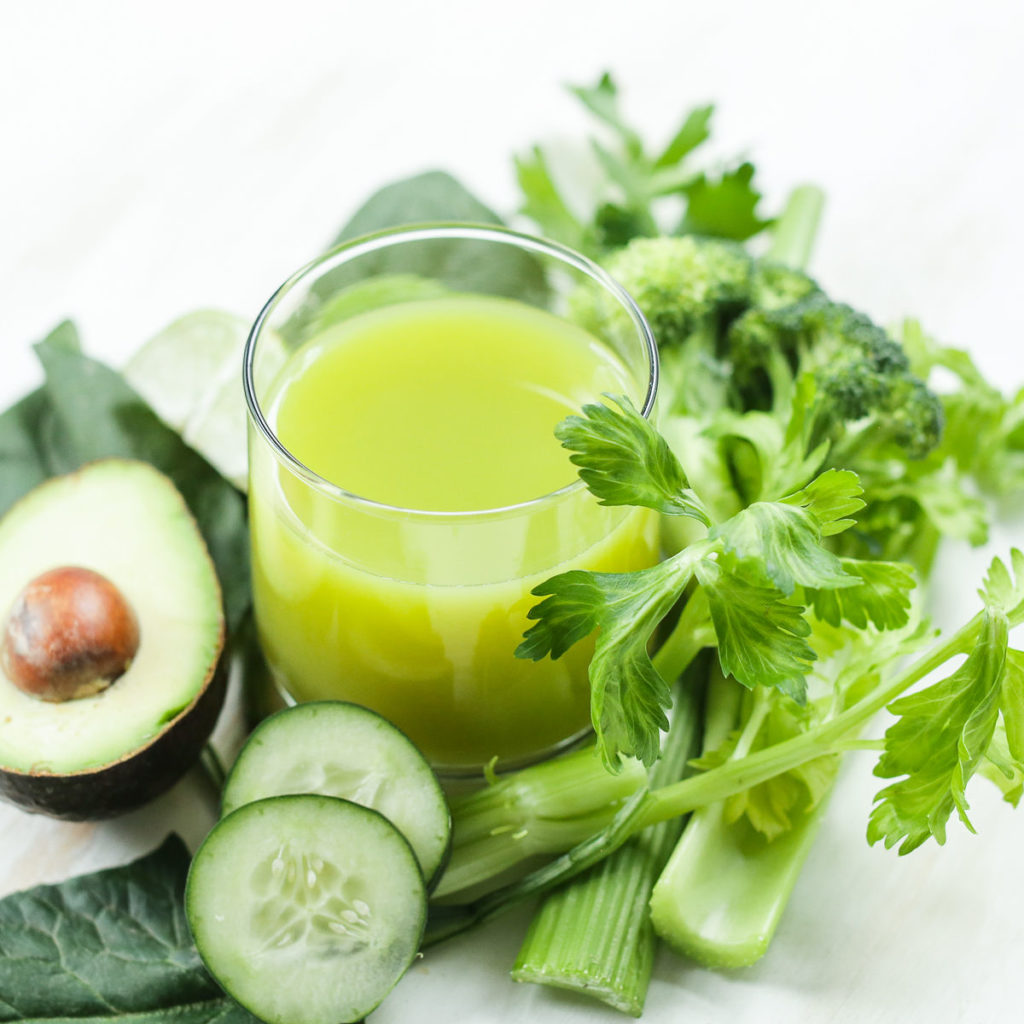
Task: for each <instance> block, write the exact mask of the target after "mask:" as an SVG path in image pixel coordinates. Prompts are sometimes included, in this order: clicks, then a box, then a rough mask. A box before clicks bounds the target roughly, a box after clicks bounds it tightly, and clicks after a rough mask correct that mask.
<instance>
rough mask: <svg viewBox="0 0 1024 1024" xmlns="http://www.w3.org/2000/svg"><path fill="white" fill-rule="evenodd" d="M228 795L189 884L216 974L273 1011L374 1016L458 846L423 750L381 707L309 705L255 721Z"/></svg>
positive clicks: (260, 1009)
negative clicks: (450, 851) (452, 841)
mask: <svg viewBox="0 0 1024 1024" xmlns="http://www.w3.org/2000/svg"><path fill="white" fill-rule="evenodd" d="M222 809H223V816H222V818H221V820H220V821H219V822H218V823H217V825H216V826H214V828H213V830H212V831H211V832H210V834H209V835H208V836H207V837H206V839H205V840H204V841H203V844H202V845H201V846H200V848H199V850H198V851H197V852H196V855H195V858H194V859H193V862H192V868H191V871H190V872H189V878H188V887H187V890H186V910H187V913H188V919H189V924H190V926H191V928H192V935H193V938H194V939H195V943H196V948H197V949H198V950H199V954H200V956H201V957H202V959H203V961H204V963H205V964H206V966H207V968H208V969H209V971H210V973H211V974H212V975H213V976H214V977H215V978H216V979H217V980H218V981H219V982H220V984H221V985H222V986H223V988H224V989H225V991H227V992H228V993H229V994H230V995H232V996H233V997H234V998H235V999H236V1000H237V1001H238V1002H239V1003H241V1004H242V1006H244V1007H245V1008H246V1009H248V1010H249V1011H251V1012H252V1013H253V1014H255V1015H256V1016H257V1017H260V1018H261V1019H262V1020H264V1021H267V1022H268V1024H337V1022H339V1021H357V1020H361V1019H362V1018H363V1017H364V1016H365V1015H366V1014H367V1013H369V1012H370V1011H371V1010H372V1009H374V1007H376V1006H377V1005H378V1004H379V1003H380V1001H381V1000H382V999H383V998H384V996H386V995H387V994H388V992H390V991H391V989H392V988H393V987H394V986H395V984H396V983H397V982H398V980H399V978H401V976H402V975H403V974H404V973H405V971H406V970H407V969H408V967H409V965H410V964H411V963H412V961H413V958H414V957H415V956H416V953H417V951H418V949H419V945H420V940H421V939H422V936H423V928H424V925H425V923H426V914H427V894H428V892H429V891H430V888H431V887H432V885H433V884H434V882H436V880H437V878H438V876H439V875H440V873H441V871H442V870H443V868H444V862H445V859H446V857H447V854H448V849H449V845H450V837H451V819H450V816H449V813H448V805H447V803H446V802H445V798H444V794H443V793H442V791H441V787H440V784H439V783H438V781H437V777H436V776H435V775H434V773H433V771H432V770H431V768H430V766H429V765H428V764H427V762H426V761H425V760H424V758H423V755H422V754H420V752H419V751H418V750H417V749H416V747H415V746H413V744H412V743H411V742H410V740H409V739H408V738H407V737H406V736H405V735H404V734H403V733H402V732H400V731H399V730H398V729H396V728H395V726H393V725H391V723H390V722H387V721H386V720H385V719H383V718H381V717H380V716H379V715H377V714H375V713H374V712H372V711H368V710H367V709H366V708H363V707H360V706H358V705H355V704H346V703H343V702H340V701H324V702H316V703H310V704H300V705H297V706H296V707H292V708H288V709H287V710H285V711H281V712H279V713H278V714H276V715H274V716H272V717H271V718H268V719H267V720H266V721H265V722H263V723H262V724H261V725H260V726H259V727H258V728H257V729H256V730H255V731H254V732H253V734H252V736H251V737H250V738H249V740H248V742H247V743H246V745H245V746H244V747H243V748H242V752H241V753H240V754H239V756H238V760H237V761H236V762H235V765H234V767H233V768H232V770H231V773H230V775H229V776H228V780H227V783H226V785H225V788H224V795H223V804H222ZM282 978H287V979H288V981H287V984H282V983H281V979H282Z"/></svg>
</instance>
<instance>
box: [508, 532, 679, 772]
mask: <svg viewBox="0 0 1024 1024" xmlns="http://www.w3.org/2000/svg"><path fill="white" fill-rule="evenodd" d="M694 561H695V558H694V556H693V555H690V554H689V553H687V552H683V553H682V554H680V555H677V556H676V557H675V558H672V559H669V560H667V561H665V562H661V563H660V564H658V565H655V566H653V567H652V568H650V569H643V570H641V571H639V572H634V573H595V572H583V571H580V570H575V571H573V572H567V573H562V574H561V575H559V576H554V577H552V578H551V579H549V580H547V581H545V582H544V583H542V584H541V585H540V586H538V587H536V588H535V589H534V591H533V593H534V594H537V595H538V596H544V597H545V600H543V601H542V602H541V603H540V604H538V605H536V606H535V607H533V608H531V609H530V612H529V617H530V618H531V619H537V620H538V621H537V623H536V625H534V626H533V627H531V628H530V629H529V630H527V632H526V634H525V636H524V638H523V642H522V643H521V644H520V645H519V647H518V649H517V650H516V656H517V657H520V658H530V659H533V660H534V661H536V660H538V659H540V658H543V657H544V656H545V655H548V654H550V655H551V657H552V658H557V657H559V656H560V655H562V654H564V653H565V651H566V650H568V649H569V647H571V646H572V645H573V644H574V643H576V641H577V640H580V639H582V638H583V637H584V636H586V635H587V634H589V633H590V632H592V631H593V630H595V629H597V630H599V632H598V636H597V641H596V645H595V651H594V656H593V658H592V659H591V662H590V684H591V719H592V722H593V725H594V730H595V732H596V733H597V743H598V748H599V749H600V751H601V756H602V758H603V760H604V763H605V766H606V767H607V768H608V770H609V771H613V772H617V771H619V770H620V762H619V755H620V754H626V755H632V756H634V757H637V758H639V759H640V760H641V761H643V762H644V764H646V765H648V766H649V765H651V764H653V763H654V762H655V761H656V760H657V758H658V749H659V743H660V733H661V731H662V730H664V729H667V728H668V719H667V718H666V716H665V709H666V708H668V707H669V706H670V704H671V695H670V691H669V684H668V683H666V682H665V680H664V679H662V678H661V676H660V675H659V674H658V672H657V671H656V670H655V668H654V665H653V664H652V663H651V658H650V655H649V654H648V653H647V645H648V643H649V641H650V638H651V635H652V634H653V632H654V630H655V628H656V627H657V625H658V623H659V622H661V620H662V619H663V618H664V617H665V615H667V614H668V611H669V609H670V608H671V607H672V605H673V604H675V602H676V600H677V599H678V597H679V595H680V594H681V593H682V591H683V589H684V588H685V587H686V584H687V583H688V582H689V580H690V577H691V574H692V566H693V562H694Z"/></svg>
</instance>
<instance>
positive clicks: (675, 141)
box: [654, 104, 715, 168]
mask: <svg viewBox="0 0 1024 1024" xmlns="http://www.w3.org/2000/svg"><path fill="white" fill-rule="evenodd" d="M714 112H715V108H714V106H713V105H712V104H708V105H707V106H706V107H694V108H693V110H691V111H690V112H689V113H688V114H687V115H686V119H685V120H684V121H683V123H682V125H681V126H680V128H679V131H677V132H676V133H675V135H673V136H672V141H671V142H669V144H668V145H667V146H666V147H665V148H664V149H663V150H662V152H661V155H660V156H659V157H658V158H657V159H656V160H655V161H654V166H655V167H659V168H660V167H672V166H674V165H675V164H678V163H680V162H681V161H682V160H683V159H684V158H685V157H687V156H689V155H690V154H691V153H692V152H693V151H694V150H695V149H696V148H697V147H698V146H699V145H701V143H703V142H706V141H707V140H708V139H709V138H710V136H711V115H712V114H714Z"/></svg>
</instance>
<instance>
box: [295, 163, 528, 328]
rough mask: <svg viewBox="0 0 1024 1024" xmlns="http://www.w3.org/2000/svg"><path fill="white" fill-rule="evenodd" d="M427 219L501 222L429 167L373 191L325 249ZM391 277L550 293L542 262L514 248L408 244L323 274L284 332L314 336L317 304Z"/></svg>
mask: <svg viewBox="0 0 1024 1024" xmlns="http://www.w3.org/2000/svg"><path fill="white" fill-rule="evenodd" d="M428 221H461V222H472V223H477V224H497V225H500V224H501V223H502V221H501V218H500V217H499V216H498V215H497V214H496V213H495V212H494V211H493V210H491V209H490V208H489V207H487V206H485V205H484V204H483V203H482V202H480V200H479V199H477V198H476V196H474V195H473V194H472V193H471V192H469V191H468V190H467V189H466V188H465V187H464V186H463V185H462V184H460V183H459V182H458V181H456V179H455V178H453V177H452V176H451V175H450V174H446V173H445V172H443V171H427V172H425V173H423V174H417V175H414V176H413V177H411V178H404V179H402V180H401V181H396V182H394V183H392V184H390V185H386V186H385V187H384V188H382V189H380V190H379V191H378V192H375V193H374V194H373V195H372V196H370V198H369V199H368V200H367V201H366V202H365V203H363V205H362V206H361V207H360V208H359V209H358V210H357V211H356V212H355V213H354V214H353V215H352V217H351V218H350V220H349V221H348V223H347V224H345V226H344V227H343V228H342V229H341V231H340V232H339V233H338V235H337V237H336V238H335V239H334V241H333V242H332V243H331V247H332V248H333V247H334V246H337V245H340V244H341V243H342V242H347V241H350V240H351V239H354V238H358V237H359V236H360V235H366V234H370V233H371V232H374V231H380V230H383V229H384V228H391V227H397V226H399V225H402V224H422V223H424V222H428ZM483 256H486V258H482V257H483ZM392 276H394V277H396V278H397V279H398V280H404V281H406V282H408V281H409V280H410V279H413V280H416V279H418V280H419V281H420V282H421V283H423V281H436V282H439V283H440V284H441V285H443V286H444V287H447V288H449V289H452V290H454V291H463V292H483V293H487V294H491V295H503V296H507V297H510V298H518V299H521V300H522V301H525V302H529V303H532V304H533V305H538V306H543V305H544V304H545V300H546V298H547V295H548V287H547V283H546V281H545V278H544V270H543V267H542V266H541V264H540V263H539V262H538V261H537V260H536V259H535V258H534V257H533V256H531V255H530V254H529V253H525V252H522V251H521V250H519V249H516V248H514V247H512V246H503V247H498V246H493V247H490V249H488V250H487V251H486V253H485V252H484V250H482V249H481V247H480V245H479V244H477V243H474V242H468V241H465V240H460V239H452V240H451V241H443V242H430V243H423V244H420V245H416V244H412V243H410V244H408V245H405V246H402V247H399V248H390V249H384V250H382V251H381V252H377V253H372V254H370V255H368V256H365V257H361V258H360V259H358V260H356V261H355V262H354V263H349V264H347V265H345V266H343V267H338V268H336V269H335V270H332V271H330V272H328V273H326V274H324V276H323V277H321V278H320V280H318V281H317V282H316V284H315V285H314V286H313V288H312V292H311V295H310V296H309V298H308V300H307V301H306V302H305V303H304V304H303V306H302V307H301V308H300V309H299V310H298V311H297V312H296V313H295V314H294V315H293V316H292V318H291V319H290V320H289V321H288V323H287V324H286V325H285V327H284V328H283V330H282V333H283V334H284V335H285V337H286V338H287V339H288V340H289V341H291V342H293V343H299V342H301V341H303V340H305V339H306V338H307V337H309V336H310V334H311V333H312V332H311V330H310V325H311V324H315V323H316V322H318V321H320V320H321V319H322V318H319V317H318V310H319V309H320V307H321V306H322V305H323V304H325V303H328V302H329V301H330V300H331V299H333V298H334V297H335V296H337V295H338V294H339V293H340V292H342V291H343V290H344V289H346V288H351V287H352V286H353V285H355V284H357V283H358V282H360V281H364V280H366V279H367V278H371V277H372V278H386V277H392ZM410 291H411V294H410V297H411V298H419V297H420V295H419V294H418V292H417V290H416V289H411V290H410Z"/></svg>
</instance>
